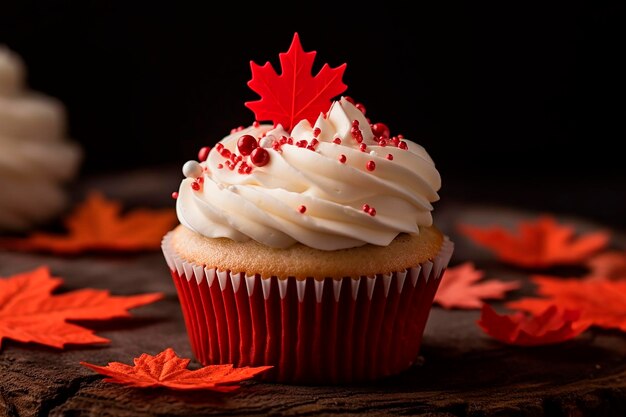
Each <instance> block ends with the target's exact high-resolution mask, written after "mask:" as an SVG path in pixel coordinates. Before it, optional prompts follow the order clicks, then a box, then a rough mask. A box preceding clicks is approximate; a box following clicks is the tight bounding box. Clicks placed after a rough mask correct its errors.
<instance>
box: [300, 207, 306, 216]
mask: <svg viewBox="0 0 626 417" xmlns="http://www.w3.org/2000/svg"><path fill="white" fill-rule="evenodd" d="M298 211H299V212H300V213H302V214H304V213H305V212H306V206H300V207H298Z"/></svg>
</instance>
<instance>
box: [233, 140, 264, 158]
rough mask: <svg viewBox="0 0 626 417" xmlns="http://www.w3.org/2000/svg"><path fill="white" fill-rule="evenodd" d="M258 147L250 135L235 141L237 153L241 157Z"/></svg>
mask: <svg viewBox="0 0 626 417" xmlns="http://www.w3.org/2000/svg"><path fill="white" fill-rule="evenodd" d="M258 147H259V143H258V142H257V140H256V138H255V137H254V136H252V135H243V136H242V137H240V138H239V140H238V141H237V149H239V153H240V154H242V155H243V156H248V155H250V154H251V153H252V151H253V150H255V149H256V148H258Z"/></svg>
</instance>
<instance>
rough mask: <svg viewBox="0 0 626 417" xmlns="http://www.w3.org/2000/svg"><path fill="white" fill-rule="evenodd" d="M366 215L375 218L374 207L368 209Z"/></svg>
mask: <svg viewBox="0 0 626 417" xmlns="http://www.w3.org/2000/svg"><path fill="white" fill-rule="evenodd" d="M367 213H368V214H369V215H370V216H375V215H376V209H375V208H374V207H370V209H369V210H367Z"/></svg>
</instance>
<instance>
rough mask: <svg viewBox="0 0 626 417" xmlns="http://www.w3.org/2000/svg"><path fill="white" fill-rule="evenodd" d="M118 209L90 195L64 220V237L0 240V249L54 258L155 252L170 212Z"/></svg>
mask: <svg viewBox="0 0 626 417" xmlns="http://www.w3.org/2000/svg"><path fill="white" fill-rule="evenodd" d="M121 209H122V208H121V205H120V203H118V202H116V201H111V200H107V199H105V198H104V197H103V196H102V195H100V194H98V193H92V194H91V195H90V196H89V197H88V198H87V199H86V200H85V201H84V202H83V203H81V204H79V205H78V206H77V207H76V209H75V210H74V212H73V213H72V214H70V215H69V217H68V218H67V219H66V221H65V224H66V227H67V230H68V234H67V235H53V234H48V233H34V234H32V235H31V236H29V237H26V238H23V239H20V238H7V239H0V248H6V249H12V250H19V251H43V252H52V253H56V254H77V253H81V252H88V251H103V252H132V251H144V250H157V249H159V248H160V246H161V240H162V238H163V235H165V233H167V232H168V231H169V230H170V229H171V228H172V227H173V226H174V225H175V224H176V214H175V212H174V210H171V209H161V210H148V209H136V210H132V211H130V212H128V213H126V214H121Z"/></svg>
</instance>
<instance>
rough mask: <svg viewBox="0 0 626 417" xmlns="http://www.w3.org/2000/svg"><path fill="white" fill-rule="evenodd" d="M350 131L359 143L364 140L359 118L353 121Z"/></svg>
mask: <svg viewBox="0 0 626 417" xmlns="http://www.w3.org/2000/svg"><path fill="white" fill-rule="evenodd" d="M350 133H352V137H353V138H354V140H356V141H357V143H361V142H363V133H362V132H361V129H359V121H358V120H356V119H355V120H354V121H353V122H352V128H351V129H350Z"/></svg>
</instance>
